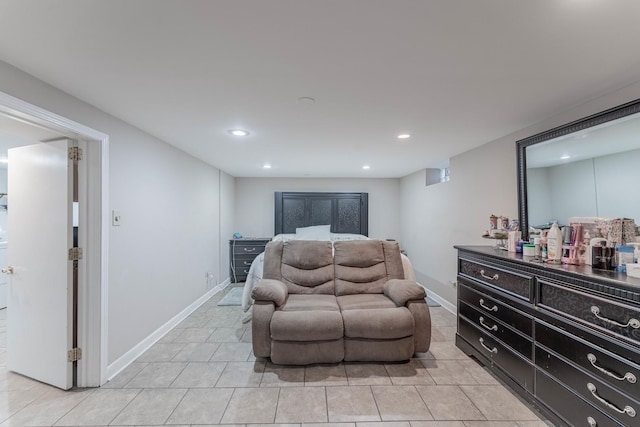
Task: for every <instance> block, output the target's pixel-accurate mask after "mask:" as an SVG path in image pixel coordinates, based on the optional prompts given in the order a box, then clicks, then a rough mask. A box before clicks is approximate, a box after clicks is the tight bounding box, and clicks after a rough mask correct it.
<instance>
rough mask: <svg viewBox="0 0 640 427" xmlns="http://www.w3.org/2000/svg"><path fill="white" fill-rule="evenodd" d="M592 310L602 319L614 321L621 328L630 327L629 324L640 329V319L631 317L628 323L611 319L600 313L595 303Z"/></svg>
mask: <svg viewBox="0 0 640 427" xmlns="http://www.w3.org/2000/svg"><path fill="white" fill-rule="evenodd" d="M591 312H592V313H593V314H594V315H595V316H596V317H597V318H598V319H600V320H602V321H604V322H607V323H612V324H614V325H616V326H620V327H621V328H628V327H629V326H631V327H632V328H633V329H638V328H640V320H638V319H630V320H629V321H628V322H627V323H626V324H623V323H618V322H616V321H615V320H611V319H607V318H606V317H603V316H601V315H600V309H599V308H598V307H596V306H595V305H592V306H591Z"/></svg>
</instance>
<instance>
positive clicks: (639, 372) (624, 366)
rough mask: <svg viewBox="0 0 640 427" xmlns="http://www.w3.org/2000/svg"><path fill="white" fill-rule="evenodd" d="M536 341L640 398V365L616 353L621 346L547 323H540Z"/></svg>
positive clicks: (604, 380) (537, 327)
mask: <svg viewBox="0 0 640 427" xmlns="http://www.w3.org/2000/svg"><path fill="white" fill-rule="evenodd" d="M536 342H538V343H540V344H542V345H544V346H545V347H547V348H549V349H550V350H553V351H554V352H555V353H557V354H559V355H561V356H563V357H566V358H567V359H568V360H570V361H571V362H572V363H575V364H577V365H578V366H580V367H581V368H582V369H584V370H585V371H586V372H588V373H589V374H591V375H592V376H594V377H596V378H598V379H600V380H601V381H603V382H605V383H607V384H608V385H610V386H612V387H614V388H617V389H618V390H621V391H623V392H624V393H627V394H628V395H629V396H631V397H634V398H635V399H636V400H638V399H640V366H639V365H638V364H636V363H634V362H633V361H631V360H627V359H625V358H624V357H621V356H619V355H618V354H615V353H616V348H617V345H615V344H613V343H610V344H609V346H608V348H607V349H603V348H600V347H598V346H595V345H593V344H591V343H588V342H586V341H584V340H582V339H578V338H576V337H575V336H574V335H569V334H567V333H565V332H563V331H561V330H559V329H557V328H555V327H553V326H550V325H546V324H544V323H536ZM620 353H622V352H620ZM639 418H640V416H639Z"/></svg>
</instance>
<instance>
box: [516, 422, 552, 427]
mask: <svg viewBox="0 0 640 427" xmlns="http://www.w3.org/2000/svg"><path fill="white" fill-rule="evenodd" d="M518 427H554V426H553V423H551V421H518Z"/></svg>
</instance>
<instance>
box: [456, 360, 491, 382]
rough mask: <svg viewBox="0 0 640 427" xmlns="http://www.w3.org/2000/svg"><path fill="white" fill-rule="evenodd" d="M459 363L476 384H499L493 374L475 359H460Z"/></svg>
mask: <svg viewBox="0 0 640 427" xmlns="http://www.w3.org/2000/svg"><path fill="white" fill-rule="evenodd" d="M460 364H461V365H462V366H463V367H464V370H465V371H467V372H468V373H469V374H470V375H471V376H472V377H473V379H475V380H476V382H477V383H478V384H484V385H496V384H500V382H499V381H498V380H497V379H496V378H495V377H494V376H493V375H491V373H489V371H488V370H487V368H485V367H484V366H482V365H481V364H480V363H478V362H477V361H476V360H473V359H467V360H461V361H460Z"/></svg>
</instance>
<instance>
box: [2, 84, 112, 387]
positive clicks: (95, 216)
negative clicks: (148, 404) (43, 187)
mask: <svg viewBox="0 0 640 427" xmlns="http://www.w3.org/2000/svg"><path fill="white" fill-rule="evenodd" d="M61 138H62V139H63V140H65V141H68V140H71V141H74V142H75V145H77V143H78V142H80V144H82V143H84V144H85V147H86V149H85V150H84V151H85V153H84V160H83V162H80V163H76V166H78V165H79V168H73V169H79V170H76V172H77V173H78V176H79V177H80V178H81V179H78V180H77V187H76V188H74V189H72V192H74V193H76V195H77V194H78V193H79V194H81V195H82V196H83V199H84V201H85V202H86V203H80V204H78V205H75V206H77V207H78V210H77V212H78V215H74V216H75V218H76V219H77V222H76V223H75V224H73V225H74V226H77V227H78V228H74V230H82V231H81V232H79V233H78V234H77V235H76V236H77V239H78V240H77V245H75V244H73V243H72V246H73V247H80V248H82V252H83V255H82V261H80V265H81V267H80V268H78V269H77V270H76V272H77V273H78V274H79V278H78V281H77V283H78V289H77V292H76V293H75V297H76V298H77V304H76V307H77V323H76V324H77V336H76V340H77V347H76V346H75V345H74V348H70V349H69V350H76V348H78V349H80V354H81V358H80V359H79V360H77V361H76V362H73V361H70V362H69V364H72V365H73V364H75V365H77V381H76V382H75V385H77V387H95V386H100V385H102V384H104V383H105V382H106V379H107V378H106V371H107V369H106V366H107V317H106V316H107V283H108V282H107V278H108V276H107V273H108V268H107V266H108V251H107V249H108V245H107V244H108V223H107V222H106V221H107V219H108V218H109V215H108V199H107V196H108V136H107V135H106V134H103V133H101V132H98V131H96V130H94V129H91V128H88V127H86V126H84V125H82V124H79V123H77V122H74V121H71V120H68V119H66V118H64V117H61V116H57V115H55V114H53V113H51V112H49V111H46V110H44V109H41V108H39V107H37V106H34V105H32V104H29V103H26V102H24V101H22V100H19V99H17V98H14V97H12V96H10V95H7V94H5V93H2V92H0V193H8V191H7V190H6V189H4V184H6V180H5V181H3V176H4V175H6V171H7V169H6V168H7V165H6V163H2V162H3V160H4V159H6V158H7V157H6V153H4V150H6V149H7V148H9V147H7V146H6V144H7V141H8V143H9V145H11V144H13V145H12V146H13V147H15V146H24V145H29V144H37V143H41V142H43V141H50V142H51V141H55V140H60V139H61ZM3 142H4V144H3ZM3 145H4V146H3ZM8 167H11V165H8ZM73 190H75V191H73ZM10 200H11V194H7V195H5V196H3V197H0V264H1V265H0V266H1V267H6V266H8V264H6V263H2V251H3V250H4V249H3V245H4V246H5V247H7V249H6V250H7V251H9V252H10V251H11V242H9V241H7V239H6V237H7V234H6V231H7V229H8V228H10V227H11V224H10V223H9V224H7V223H3V215H4V217H5V218H6V216H7V212H8V211H10V209H11V201H10ZM3 205H6V208H5V210H4V211H3ZM42 214H43V215H46V213H44V212H43V213H42ZM12 221H13V220H12ZM70 225H71V223H70ZM3 242H4V243H3ZM5 254H6V252H5ZM73 264H75V261H73ZM70 271H71V272H73V267H71V268H70ZM4 278H6V276H5V275H4V274H2V275H0V305H1V304H2V289H1V287H2V279H4ZM12 278H13V277H12ZM12 278H10V279H9V280H12ZM7 288H10V286H9V284H7V285H5V290H7ZM73 306H74V304H73V303H71V304H70V307H69V309H70V310H71V312H70V313H69V314H70V322H69V323H72V321H73ZM8 310H11V308H10V307H9V308H8ZM6 312H7V309H4V310H2V309H0V323H1V322H2V321H3V320H2V317H5V316H3V313H6ZM9 327H10V328H11V326H9ZM0 339H1V337H0ZM42 350H43V352H46V349H44V348H43V349H42ZM7 351H8V352H9V353H10V352H11V348H8V349H7ZM73 354H74V355H76V356H77V355H79V354H78V352H77V351H75V352H74V353H73ZM66 356H67V355H66V354H65V357H66ZM34 360H35V359H34ZM69 360H71V357H69ZM65 362H66V360H65ZM34 363H35V362H34ZM64 368H65V369H67V368H69V366H68V365H66V364H65V365H64ZM28 376H31V375H28ZM33 378H34V379H36V380H40V381H42V379H40V378H37V377H36V376H35V375H34V376H33ZM44 382H47V381H44ZM59 387H60V388H67V387H61V386H59Z"/></svg>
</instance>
